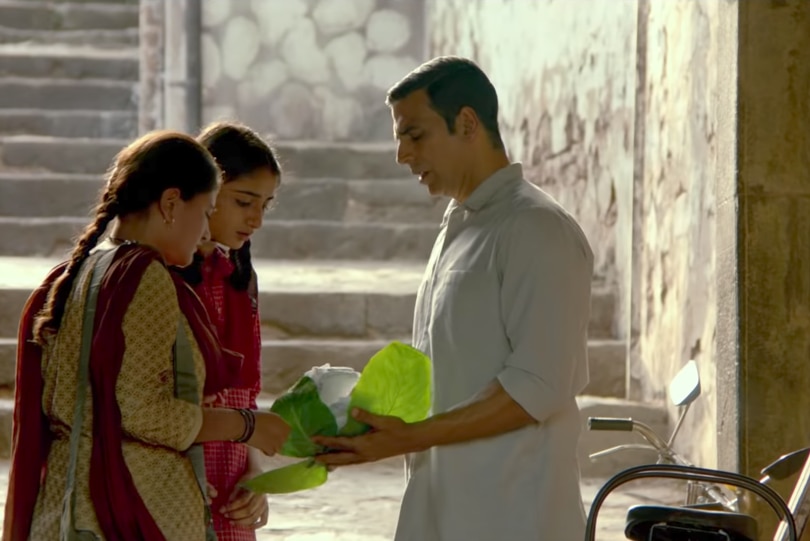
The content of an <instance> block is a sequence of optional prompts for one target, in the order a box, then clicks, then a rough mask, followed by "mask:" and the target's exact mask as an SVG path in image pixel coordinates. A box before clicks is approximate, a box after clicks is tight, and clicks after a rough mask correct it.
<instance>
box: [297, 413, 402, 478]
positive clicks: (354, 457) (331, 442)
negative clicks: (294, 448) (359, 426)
mask: <svg viewBox="0 0 810 541" xmlns="http://www.w3.org/2000/svg"><path fill="white" fill-rule="evenodd" d="M352 417H354V418H355V419H357V420H358V421H360V422H361V423H365V424H367V425H369V426H370V427H371V431H370V432H368V433H366V434H363V435H361V436H354V437H339V436H338V437H327V436H315V437H313V438H312V441H314V442H315V443H317V444H318V445H323V446H324V447H327V448H329V449H330V450H331V451H330V452H328V453H324V454H320V455H317V456H316V457H315V460H317V461H318V462H320V463H322V464H325V465H327V466H332V467H334V466H347V465H350V464H363V463H365V462H374V461H376V460H382V459H384V458H389V457H392V456H397V455H402V454H405V453H408V452H411V451H414V450H415V449H413V448H411V447H412V445H413V441H412V439H413V438H412V436H413V433H412V432H413V431H412V427H413V425H409V424H408V423H406V422H404V421H403V420H402V419H399V418H398V417H389V416H385V415H374V414H373V413H369V412H367V411H364V410H361V409H354V410H353V411H352Z"/></svg>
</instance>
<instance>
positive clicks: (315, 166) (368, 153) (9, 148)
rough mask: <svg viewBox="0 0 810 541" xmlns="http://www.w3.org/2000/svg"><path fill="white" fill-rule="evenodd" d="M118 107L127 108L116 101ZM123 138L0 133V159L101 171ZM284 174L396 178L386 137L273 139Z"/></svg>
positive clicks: (400, 170) (398, 169)
mask: <svg viewBox="0 0 810 541" xmlns="http://www.w3.org/2000/svg"><path fill="white" fill-rule="evenodd" d="M122 109H127V110H128V108H125V107H122ZM128 142H129V141H128V140H126V139H77V138H60V137H42V136H22V135H13V136H5V137H0V165H5V166H7V167H12V168H31V169H36V170H41V171H42V170H45V171H54V172H61V173H85V174H101V173H104V171H106V170H107V168H108V167H109V165H110V163H111V161H112V159H113V158H114V157H115V155H116V154H117V153H118V151H120V150H121V148H122V147H123V146H124V145H126V144H127V143H128ZM274 146H275V148H276V149H277V150H278V152H279V155H280V156H281V159H282V162H283V167H284V170H285V172H286V174H288V175H290V176H291V177H295V178H344V179H353V180H364V179H372V180H373V179H402V178H405V177H407V176H408V175H409V171H408V169H407V168H406V167H404V166H401V165H399V164H397V163H396V160H395V148H394V146H393V145H392V144H390V143H320V142H312V141H283V142H281V141H279V142H276V143H274Z"/></svg>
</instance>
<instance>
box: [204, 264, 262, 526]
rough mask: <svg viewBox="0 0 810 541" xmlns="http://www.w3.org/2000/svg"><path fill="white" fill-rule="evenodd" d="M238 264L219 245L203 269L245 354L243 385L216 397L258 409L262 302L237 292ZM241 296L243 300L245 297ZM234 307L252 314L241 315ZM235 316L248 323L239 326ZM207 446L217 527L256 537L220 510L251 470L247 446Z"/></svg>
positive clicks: (214, 313)
mask: <svg viewBox="0 0 810 541" xmlns="http://www.w3.org/2000/svg"><path fill="white" fill-rule="evenodd" d="M232 272H233V264H232V263H231V262H230V260H229V259H228V256H227V254H226V253H225V252H224V250H222V249H220V248H217V249H215V250H214V252H213V253H212V254H211V255H209V256H208V257H206V259H205V261H204V262H203V267H202V277H203V278H202V282H201V283H200V284H198V285H197V286H195V288H194V289H195V291H196V292H197V294H198V295H199V296H200V298H201V299H202V301H203V303H204V304H205V307H206V308H207V310H208V313H209V315H210V317H211V320H212V321H213V323H214V325H215V326H216V328H217V332H218V333H219V337H220V340H221V341H222V344H223V346H225V347H227V348H229V349H231V350H233V351H236V352H237V353H241V354H243V355H244V356H245V359H244V364H243V372H244V374H243V375H244V378H243V382H242V385H243V386H240V387H238V388H230V389H226V390H225V391H222V392H220V393H218V394H217V395H216V399H215V401H214V403H213V404H212V406H214V407H224V408H254V409H255V408H256V397H257V396H258V394H259V392H260V390H261V379H260V377H258V376H259V374H261V330H260V327H261V325H260V320H259V311H258V305H257V302H256V300H251V301H250V302H246V301H245V297H248V292H247V291H236V290H235V289H234V288H233V287H232V286H231V283H230V281H229V277H230V275H231V273H232ZM240 297H241V298H240ZM234 310H239V311H244V310H249V311H250V312H251V313H250V314H249V315H248V316H247V317H246V316H245V314H243V313H239V314H235V313H234ZM233 320H239V321H242V322H245V323H246V324H244V325H233V324H229V323H233ZM204 448H205V470H206V476H207V477H208V482H209V483H211V484H212V485H213V486H214V488H215V489H216V490H217V497H216V498H214V501H213V503H212V505H211V511H212V515H213V520H214V529H215V530H216V532H217V537H218V541H255V539H256V534H255V532H254V531H253V530H252V529H250V528H245V527H242V526H239V525H236V524H234V523H233V522H232V521H231V520H229V519H227V518H225V517H224V516H222V515H221V514H220V513H219V509H220V508H221V507H222V506H223V505H225V504H227V502H228V499H229V498H230V496H231V494H232V493H233V491H234V489H235V487H236V484H237V483H238V482H239V480H240V479H241V478H242V476H243V475H244V474H245V471H246V469H247V459H248V453H247V450H248V448H247V446H246V445H244V444H240V443H229V442H208V443H205V444H204Z"/></svg>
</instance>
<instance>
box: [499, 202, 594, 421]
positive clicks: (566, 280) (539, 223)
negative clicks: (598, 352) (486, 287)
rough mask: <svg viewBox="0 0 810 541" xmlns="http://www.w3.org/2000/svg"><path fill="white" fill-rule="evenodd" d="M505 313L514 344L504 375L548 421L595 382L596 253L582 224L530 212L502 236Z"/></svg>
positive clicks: (519, 397) (550, 212)
mask: <svg viewBox="0 0 810 541" xmlns="http://www.w3.org/2000/svg"><path fill="white" fill-rule="evenodd" d="M501 240H502V242H501V243H500V251H499V263H500V268H501V269H502V277H501V279H502V282H501V295H500V309H501V314H502V318H503V319H502V321H503V325H504V328H505V331H506V335H507V338H508V340H509V344H510V347H511V354H510V355H509V357H508V359H507V361H506V363H505V367H504V369H503V370H502V372H501V373H500V374H499V375H498V380H499V381H500V383H501V385H502V386H503V388H504V389H505V390H506V392H507V393H508V394H509V395H510V396H511V397H512V399H513V400H515V401H516V402H517V403H518V404H520V406H521V407H523V409H525V410H526V412H527V413H529V414H530V415H531V416H532V417H533V418H535V419H536V420H537V421H540V422H543V421H545V420H546V419H548V418H549V417H550V416H551V415H553V414H554V413H555V412H557V411H558V410H559V409H560V408H561V407H563V406H564V405H565V404H566V403H568V402H570V400H572V399H573V398H574V397H575V396H576V395H577V393H579V392H580V391H581V390H582V388H584V386H585V385H586V384H587V379H588V376H587V326H588V319H589V316H590V287H591V275H592V272H593V255H592V253H591V250H590V247H589V246H588V244H587V241H586V240H585V238H584V235H582V233H581V231H580V230H579V228H578V226H577V225H576V224H575V223H574V222H573V220H571V219H570V218H569V217H568V216H566V215H564V214H562V213H559V212H558V211H556V210H554V209H546V208H533V209H527V210H524V211H522V212H521V213H519V214H518V215H517V216H515V217H514V219H513V221H512V223H511V227H509V228H507V229H506V231H505V236H504V237H503V238H502V239H501Z"/></svg>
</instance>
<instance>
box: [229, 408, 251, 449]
mask: <svg viewBox="0 0 810 541" xmlns="http://www.w3.org/2000/svg"><path fill="white" fill-rule="evenodd" d="M236 411H238V412H239V414H240V415H242V419H243V420H244V421H245V431H244V432H243V433H242V436H240V437H239V439H235V440H233V441H234V443H247V441H248V440H249V439H250V438H252V437H253V431H254V430H256V413H255V412H254V411H253V410H251V409H247V408H239V409H237V410H236Z"/></svg>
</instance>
